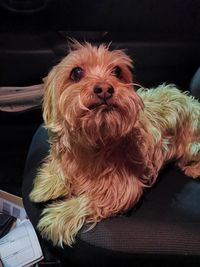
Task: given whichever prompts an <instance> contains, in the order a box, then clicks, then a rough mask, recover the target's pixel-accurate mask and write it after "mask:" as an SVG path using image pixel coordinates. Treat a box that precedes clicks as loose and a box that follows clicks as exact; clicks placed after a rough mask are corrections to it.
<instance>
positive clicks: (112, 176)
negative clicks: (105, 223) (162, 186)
mask: <svg viewBox="0 0 200 267" xmlns="http://www.w3.org/2000/svg"><path fill="white" fill-rule="evenodd" d="M131 69H132V60H131V59H130V57H128V56H127V55H126V54H125V53H124V51H121V50H113V51H110V50H109V48H108V47H106V46H105V45H100V46H99V47H96V46H92V45H91V44H89V43H85V44H80V43H78V42H75V45H73V46H72V48H71V51H70V53H69V54H68V55H67V56H66V57H65V58H64V59H63V60H62V61H61V62H60V63H59V64H58V65H57V66H55V67H54V68H53V69H52V71H51V72H50V73H49V75H48V77H47V78H46V81H45V94H44V102H43V114H44V122H45V127H46V128H47V129H48V131H49V138H50V140H49V141H50V151H49V155H48V157H47V158H46V159H45V162H44V163H43V165H42V166H41V168H40V169H39V171H38V174H37V176H36V178H35V181H34V187H33V190H32V192H31V194H30V198H31V200H32V201H34V202H44V203H45V202H46V201H48V200H51V204H48V205H47V206H46V208H45V209H44V211H43V213H42V215H41V219H40V221H39V224H38V229H39V231H40V232H41V234H42V235H43V237H45V238H46V239H50V240H52V241H53V243H54V244H55V245H60V246H63V244H66V245H69V246H71V245H72V244H73V243H74V242H75V237H76V234H77V233H78V231H79V230H80V229H81V228H82V226H83V225H85V224H92V225H93V226H94V225H95V224H96V223H97V222H99V221H100V220H102V219H105V218H108V217H110V216H115V215H117V214H120V213H123V212H125V211H127V210H128V209H130V208H131V207H133V206H134V205H135V204H136V203H137V202H138V200H139V199H140V197H141V195H142V193H143V190H144V188H146V187H150V186H152V185H153V184H154V182H155V181H156V178H157V175H158V173H159V170H160V169H161V168H162V167H163V165H164V164H166V162H168V161H169V160H172V159H173V160H174V159H175V160H177V164H178V166H179V167H180V168H181V169H182V170H183V171H184V172H185V174H186V175H188V176H191V177H193V178H197V177H199V176H200V119H199V118H200V104H199V102H198V101H197V100H195V99H194V98H193V97H192V96H190V95H189V93H182V92H180V91H179V90H178V89H177V88H176V87H175V86H174V85H165V84H163V85H160V86H159V87H157V88H151V89H145V88H140V89H139V90H137V91H136V90H135V88H134V82H133V78H132V72H131Z"/></svg>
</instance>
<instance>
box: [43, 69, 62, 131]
mask: <svg viewBox="0 0 200 267" xmlns="http://www.w3.org/2000/svg"><path fill="white" fill-rule="evenodd" d="M56 76H57V66H55V67H54V68H53V69H52V70H51V71H50V72H49V74H48V76H47V77H45V79H44V99H43V119H44V122H45V126H46V128H47V129H49V130H50V131H52V132H57V131H58V125H59V124H58V116H57V108H56V98H57V96H56V91H57V90H56Z"/></svg>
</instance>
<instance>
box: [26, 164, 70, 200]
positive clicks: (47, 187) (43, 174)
mask: <svg viewBox="0 0 200 267" xmlns="http://www.w3.org/2000/svg"><path fill="white" fill-rule="evenodd" d="M68 192H69V190H68V187H67V185H66V184H64V178H63V175H62V172H61V171H60V172H59V171H58V170H57V171H56V170H55V167H54V168H53V167H50V166H49V165H48V164H43V166H42V168H41V170H40V172H39V173H38V175H37V176H36V178H35V180H34V187H33V190H32V191H31V193H30V199H31V201H33V202H36V203H40V202H46V201H48V200H51V199H56V198H58V197H62V196H67V195H68Z"/></svg>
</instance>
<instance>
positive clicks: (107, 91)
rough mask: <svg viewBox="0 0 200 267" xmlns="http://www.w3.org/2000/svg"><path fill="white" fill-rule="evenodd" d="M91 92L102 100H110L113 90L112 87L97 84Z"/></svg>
mask: <svg viewBox="0 0 200 267" xmlns="http://www.w3.org/2000/svg"><path fill="white" fill-rule="evenodd" d="M93 91H94V93H95V94H96V95H97V96H98V97H99V98H103V99H108V98H111V97H112V95H113V94H114V88H113V87H112V85H104V84H97V85H96V86H95V87H94V89H93Z"/></svg>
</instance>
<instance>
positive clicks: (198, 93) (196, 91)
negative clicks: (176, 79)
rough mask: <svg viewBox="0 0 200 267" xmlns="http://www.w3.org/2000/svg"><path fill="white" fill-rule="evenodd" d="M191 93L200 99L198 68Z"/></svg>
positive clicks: (199, 73)
mask: <svg viewBox="0 0 200 267" xmlns="http://www.w3.org/2000/svg"><path fill="white" fill-rule="evenodd" d="M190 91H191V94H192V95H193V96H195V97H197V98H200V68H198V70H197V71H196V73H195V74H194V76H193V78H192V81H191V84H190Z"/></svg>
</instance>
